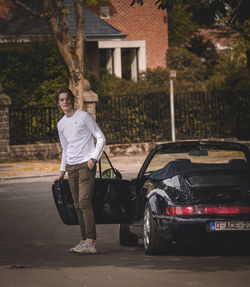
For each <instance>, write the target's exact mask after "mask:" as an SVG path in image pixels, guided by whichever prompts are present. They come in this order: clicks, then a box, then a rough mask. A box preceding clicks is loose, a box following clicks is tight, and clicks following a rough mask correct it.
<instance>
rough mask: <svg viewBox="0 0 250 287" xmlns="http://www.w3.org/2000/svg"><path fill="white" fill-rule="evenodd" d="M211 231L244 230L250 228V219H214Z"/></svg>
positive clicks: (211, 223)
mask: <svg viewBox="0 0 250 287" xmlns="http://www.w3.org/2000/svg"><path fill="white" fill-rule="evenodd" d="M210 230H211V231H244V230H250V221H212V222H210Z"/></svg>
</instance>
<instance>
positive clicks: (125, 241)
mask: <svg viewBox="0 0 250 287" xmlns="http://www.w3.org/2000/svg"><path fill="white" fill-rule="evenodd" d="M119 239H120V245H122V246H137V245H138V237H137V236H136V235H135V234H133V233H131V232H130V230H129V225H128V224H120V229H119Z"/></svg>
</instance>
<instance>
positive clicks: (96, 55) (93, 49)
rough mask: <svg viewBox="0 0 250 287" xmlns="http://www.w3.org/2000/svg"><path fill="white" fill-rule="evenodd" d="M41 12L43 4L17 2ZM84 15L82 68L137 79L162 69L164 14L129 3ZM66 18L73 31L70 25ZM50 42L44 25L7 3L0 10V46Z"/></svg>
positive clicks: (149, 5) (115, 2)
mask: <svg viewBox="0 0 250 287" xmlns="http://www.w3.org/2000/svg"><path fill="white" fill-rule="evenodd" d="M22 1H23V2H25V3H26V4H27V5H29V6H30V7H31V8H33V9H36V10H37V11H42V1H40V0H33V1H31V0H22ZM99 2H100V3H99V5H97V6H93V7H90V8H89V9H85V11H84V15H85V35H86V40H85V46H86V54H87V57H86V59H87V63H86V66H87V68H88V69H90V70H92V71H93V72H94V73H95V74H96V75H97V76H98V77H99V76H100V75H101V74H102V73H103V72H106V71H108V72H109V73H111V74H115V75H116V76H117V77H121V78H126V79H130V78H132V79H135V80H136V79H137V77H138V75H139V73H141V72H143V71H145V70H146V68H151V69H154V68H156V67H158V66H160V67H165V66H166V59H165V58H166V51H167V48H168V35H167V16H166V11H162V10H159V9H158V8H157V6H156V5H154V3H155V0H148V1H145V2H144V5H143V6H140V5H134V6H133V7H131V6H130V3H131V1H130V0H123V1H120V0H110V1H99ZM71 15H72V14H71V12H70V14H69V18H70V25H71V28H72V31H73V27H74V21H73V19H74V18H73V17H72V16H71ZM48 36H51V34H50V30H49V27H48V25H47V23H46V21H44V20H43V19H40V18H35V17H31V16H30V15H29V14H27V13H26V12H24V11H23V10H22V9H20V8H18V7H15V6H13V5H11V2H10V1H9V0H7V1H5V3H4V4H1V5H0V42H2V43H3V42H6V41H9V40H13V39H15V40H17V41H30V39H31V38H42V37H48Z"/></svg>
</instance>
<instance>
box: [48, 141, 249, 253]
mask: <svg viewBox="0 0 250 287" xmlns="http://www.w3.org/2000/svg"><path fill="white" fill-rule="evenodd" d="M53 196H54V199H55V203H56V206H57V209H58V211H59V214H60V216H61V218H62V220H63V222H64V223H65V224H78V222H77V217H76V213H75V209H74V206H73V202H72V197H71V193H70V190H69V186H68V181H67V179H64V180H61V181H58V182H56V183H55V185H54V186H53ZM93 207H94V212H95V217H96V223H97V224H98V223H102V224H107V223H119V224H120V231H119V233H120V244H121V245H124V246H133V245H137V244H138V241H139V239H143V244H144V249H145V252H146V254H159V253H161V252H163V251H166V250H167V249H168V248H171V244H179V243H189V242H198V241H202V240H215V241H217V240H218V241H222V242H223V241H224V240H232V241H242V242H243V241H245V242H247V241H248V242H249V239H250V153H249V150H248V148H247V147H246V146H245V145H243V144H239V143H230V142H215V141H189V142H176V143H166V144H160V145H158V146H156V147H155V148H154V149H152V150H151V152H150V153H149V154H148V156H147V158H146V160H145V161H144V163H143V165H142V167H141V169H140V170H139V173H138V175H137V177H136V178H134V179H131V180H125V179H122V176H121V174H120V172H119V171H118V170H116V169H115V168H114V167H113V166H112V164H111V162H110V161H109V159H108V157H107V155H106V154H105V153H104V154H103V156H102V158H101V160H100V162H99V164H98V172H97V177H96V183H95V191H94V197H93Z"/></svg>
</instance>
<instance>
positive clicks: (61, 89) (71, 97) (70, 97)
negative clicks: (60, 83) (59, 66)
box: [55, 87, 75, 106]
mask: <svg viewBox="0 0 250 287" xmlns="http://www.w3.org/2000/svg"><path fill="white" fill-rule="evenodd" d="M62 93H67V94H68V97H69V99H70V100H71V102H72V105H73V106H74V102H75V96H74V94H73V93H72V91H71V90H70V89H69V88H66V87H62V88H59V89H58V90H57V92H56V95H55V101H56V103H57V104H58V102H59V95H60V94H62Z"/></svg>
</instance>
